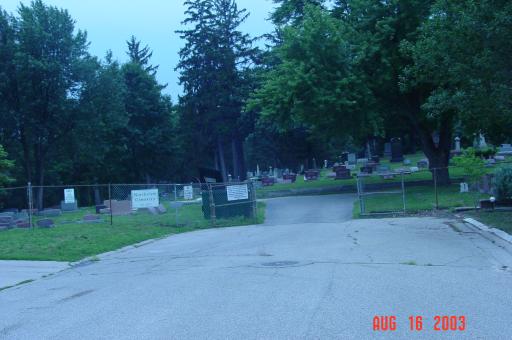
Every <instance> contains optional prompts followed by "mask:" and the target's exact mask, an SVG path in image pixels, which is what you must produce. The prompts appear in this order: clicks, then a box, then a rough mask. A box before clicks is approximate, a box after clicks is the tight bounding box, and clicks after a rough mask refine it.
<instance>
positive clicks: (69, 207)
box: [60, 201, 78, 211]
mask: <svg viewBox="0 0 512 340" xmlns="http://www.w3.org/2000/svg"><path fill="white" fill-rule="evenodd" d="M60 210H62V211H76V210H78V205H77V203H76V201H73V202H71V203H69V202H65V201H61V202H60Z"/></svg>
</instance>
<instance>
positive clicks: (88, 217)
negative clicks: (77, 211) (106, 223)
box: [82, 215, 102, 223]
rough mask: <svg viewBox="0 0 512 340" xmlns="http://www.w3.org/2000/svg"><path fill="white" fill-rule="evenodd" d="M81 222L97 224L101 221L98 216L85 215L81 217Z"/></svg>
mask: <svg viewBox="0 0 512 340" xmlns="http://www.w3.org/2000/svg"><path fill="white" fill-rule="evenodd" d="M82 220H83V221H84V222H86V223H99V222H101V221H102V220H101V218H100V217H99V216H98V215H85V216H84V217H82Z"/></svg>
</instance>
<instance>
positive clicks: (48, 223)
mask: <svg viewBox="0 0 512 340" xmlns="http://www.w3.org/2000/svg"><path fill="white" fill-rule="evenodd" d="M36 224H37V226H38V227H40V228H52V227H53V226H54V225H55V223H53V220H51V219H49V218H44V219H42V220H39V221H37V223H36Z"/></svg>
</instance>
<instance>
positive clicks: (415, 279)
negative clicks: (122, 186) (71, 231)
mask: <svg viewBox="0 0 512 340" xmlns="http://www.w3.org/2000/svg"><path fill="white" fill-rule="evenodd" d="M352 199H353V197H349V196H318V197H296V198H281V199H273V200H268V202H267V204H268V220H267V224H266V225H262V226H251V227H239V228H238V227H237V228H226V229H215V230H204V231H199V232H193V233H188V234H180V235H176V236H172V237H169V238H167V239H164V240H161V241H158V242H154V243H151V244H149V245H146V246H143V247H139V248H137V249H132V250H128V251H125V252H117V253H113V254H109V255H106V256H103V257H102V258H101V261H99V262H94V263H91V264H88V265H83V266H80V267H76V268H74V269H70V270H66V271H63V272H60V273H58V274H56V275H54V276H51V277H47V278H44V279H41V280H38V281H35V282H32V283H29V284H26V285H22V286H19V287H15V288H12V289H8V290H5V291H2V292H0V338H5V339H34V338H37V339H206V338H207V339H368V338H391V339H411V338H432V337H435V338H448V339H506V338H510V333H511V331H512V324H511V323H510V320H512V292H511V289H512V271H511V270H510V268H512V257H511V254H510V253H509V252H508V251H507V250H506V249H504V248H501V247H500V246H499V245H497V244H494V243H492V242H490V241H488V240H487V239H484V238H483V237H481V236H480V235H479V234H477V233H475V232H473V231H472V230H469V229H466V227H464V226H463V225H461V224H459V223H457V222H455V221H451V220H442V219H434V218H404V219H382V220H357V221H354V220H349V219H348V218H349V216H350V214H349V212H350V211H351V210H352V204H351V202H352ZM376 315H394V316H396V317H397V324H398V325H397V330H396V331H393V332H385V333H379V332H374V331H373V330H372V321H373V318H374V316H376ZM410 315H421V316H423V317H424V323H423V324H424V328H425V329H424V330H423V331H420V332H411V331H410V330H409V324H408V317H409V316H410ZM436 315H440V316H443V315H447V316H452V315H454V316H465V318H466V323H467V325H466V330H465V331H439V332H435V331H433V330H432V329H433V326H434V323H433V318H434V316H436Z"/></svg>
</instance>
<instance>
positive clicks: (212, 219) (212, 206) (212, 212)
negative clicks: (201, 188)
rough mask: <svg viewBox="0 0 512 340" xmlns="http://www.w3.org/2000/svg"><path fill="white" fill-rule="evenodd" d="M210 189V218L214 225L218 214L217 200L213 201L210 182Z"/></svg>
mask: <svg viewBox="0 0 512 340" xmlns="http://www.w3.org/2000/svg"><path fill="white" fill-rule="evenodd" d="M208 191H209V195H210V220H211V221H212V226H215V223H216V221H215V220H216V218H217V217H216V216H215V202H214V201H213V190H212V185H211V184H208Z"/></svg>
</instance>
